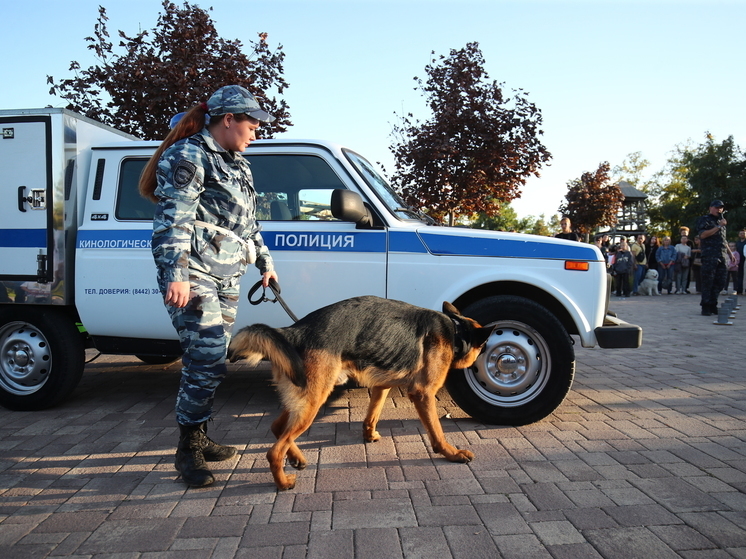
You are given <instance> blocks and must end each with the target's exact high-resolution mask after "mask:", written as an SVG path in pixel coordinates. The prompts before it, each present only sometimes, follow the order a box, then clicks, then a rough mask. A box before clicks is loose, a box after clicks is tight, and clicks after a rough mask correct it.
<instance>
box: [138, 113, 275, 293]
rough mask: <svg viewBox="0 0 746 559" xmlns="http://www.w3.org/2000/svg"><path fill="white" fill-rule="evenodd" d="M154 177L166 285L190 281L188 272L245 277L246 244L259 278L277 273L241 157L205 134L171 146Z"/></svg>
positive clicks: (157, 243)
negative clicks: (250, 246) (253, 254)
mask: <svg viewBox="0 0 746 559" xmlns="http://www.w3.org/2000/svg"><path fill="white" fill-rule="evenodd" d="M156 175H157V180H158V187H157V188H156V191H155V195H156V196H157V197H158V198H159V203H158V204H157V206H156V210H155V217H154V220H153V239H152V250H153V257H154V258H155V263H156V266H157V267H158V271H159V274H160V275H161V278H162V279H163V280H165V281H167V282H171V281H188V280H189V272H190V270H193V271H197V272H201V273H205V274H209V275H212V276H215V277H218V278H231V277H238V276H241V275H242V274H243V273H244V272H245V271H246V265H247V263H248V256H247V252H248V251H247V243H253V245H254V247H255V249H256V250H255V252H256V267H257V268H259V271H260V272H261V273H265V272H271V271H272V270H273V269H274V265H273V263H272V257H271V256H270V254H269V249H267V247H266V246H265V245H264V241H263V240H262V236H261V233H260V231H261V226H260V225H259V224H258V223H257V221H256V217H255V209H256V192H255V191H254V179H253V177H252V175H251V168H250V167H249V163H248V161H246V160H245V159H244V158H243V157H242V156H241V154H239V153H234V152H231V151H226V150H224V149H223V148H222V147H220V145H218V144H217V142H215V140H214V139H213V137H212V136H211V135H210V133H209V132H208V130H207V129H206V128H205V129H203V130H202V131H201V132H199V133H197V134H195V135H194V136H191V137H189V138H184V139H182V140H179V141H178V142H176V143H174V144H173V145H172V146H170V147H169V148H168V149H167V150H166V151H165V152H164V153H163V155H162V156H161V158H160V160H159V162H158V170H157V172H156ZM195 222H203V223H204V224H209V225H214V226H218V227H220V228H223V229H227V230H229V231H231V232H232V234H230V235H229V234H226V232H225V231H223V232H221V231H219V230H216V229H214V228H213V227H210V226H209V225H207V226H203V225H199V224H196V223H195ZM239 238H240V239H239Z"/></svg>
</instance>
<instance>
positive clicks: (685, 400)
mask: <svg viewBox="0 0 746 559" xmlns="http://www.w3.org/2000/svg"><path fill="white" fill-rule="evenodd" d="M612 309H614V310H616V311H617V312H618V313H619V315H620V316H622V317H623V318H625V319H627V320H629V321H631V322H636V323H638V324H640V325H641V326H643V328H644V331H645V334H644V346H643V347H642V348H641V349H639V350H599V349H592V350H588V349H581V348H578V349H577V353H578V372H577V377H576V381H575V384H574V387H573V390H572V392H571V394H570V395H569V397H568V398H567V400H566V401H565V403H564V404H563V405H562V406H561V407H560V408H559V409H558V410H557V412H556V413H555V414H553V415H552V416H551V417H549V418H547V419H545V420H544V421H542V422H539V423H537V424H534V425H529V426H525V427H520V428H507V427H494V426H485V425H481V424H478V423H476V422H474V421H473V420H471V419H469V418H467V417H465V416H464V414H463V412H461V411H460V410H459V409H458V408H455V407H454V405H453V403H452V402H450V401H449V400H448V397H447V394H443V398H442V400H441V402H440V404H441V408H442V409H441V415H444V414H445V413H446V412H448V413H450V416H451V417H450V418H446V419H444V420H443V423H444V428H445V430H446V434H447V437H448V438H449V440H450V441H451V442H453V443H455V444H457V445H461V446H466V447H468V448H470V449H471V450H473V451H474V452H475V453H476V459H475V460H474V461H473V462H472V463H471V464H468V465H462V464H451V463H449V462H447V461H445V460H444V459H443V458H442V457H440V456H438V455H433V454H432V452H431V451H430V448H429V445H428V444H427V441H426V438H425V437H424V436H423V430H422V427H421V425H420V423H419V421H418V420H417V418H416V413H415V411H414V409H413V407H412V406H411V404H410V403H409V402H408V401H407V399H406V398H405V397H404V396H403V395H401V394H396V395H394V397H393V398H391V399H390V401H389V402H388V404H387V407H386V409H385V411H384V413H383V417H382V421H381V424H380V427H379V430H380V432H381V434H382V435H383V440H381V441H380V442H378V443H374V444H364V443H362V440H361V423H360V422H361V419H362V417H363V414H364V411H365V406H366V403H367V393H366V391H365V390H363V389H347V390H343V391H341V392H340V393H339V394H336V395H335V398H334V399H333V400H331V401H330V402H329V403H328V405H327V406H326V407H325V408H324V409H323V410H322V413H321V415H320V417H319V418H318V420H317V422H316V423H315V424H314V426H313V427H312V428H311V430H310V431H309V432H308V434H306V435H305V436H304V437H302V439H300V440H299V441H300V446H301V447H302V448H303V450H304V452H305V453H306V456H307V457H308V459H309V467H308V468H307V469H306V470H304V471H302V472H300V474H299V476H298V486H297V487H296V489H295V490H293V491H290V492H285V493H277V492H276V491H275V488H274V485H273V483H272V478H271V475H270V473H269V471H268V467H267V463H266V460H265V457H264V453H265V452H266V450H267V448H268V446H269V445H270V443H271V442H272V436H271V434H270V433H269V425H270V423H271V421H272V419H273V418H274V417H275V416H276V414H277V411H278V406H277V400H276V398H275V394H274V392H273V389H272V387H271V384H270V381H269V375H268V372H267V371H265V370H260V371H247V370H245V367H242V366H240V365H236V366H232V368H233V370H232V374H231V375H230V377H229V379H228V380H227V381H226V382H225V383H224V384H223V386H222V387H221V389H220V390H219V397H218V402H217V417H216V420H215V422H214V423H213V424H212V425H211V427H210V433H211V435H214V438H215V439H217V440H219V441H221V442H227V443H230V444H234V445H236V446H237V447H239V449H240V450H241V452H240V453H239V456H238V457H237V458H236V459H234V460H233V461H230V462H227V463H220V464H214V466H215V468H214V470H215V474H216V477H217V482H216V483H215V485H214V486H212V487H210V488H205V489H197V490H195V489H187V488H186V487H185V486H184V485H183V484H182V483H181V482H179V481H176V480H175V476H174V470H173V465H172V459H173V453H174V446H175V442H176V439H177V429H176V426H175V423H174V418H173V411H172V407H173V399H174V394H175V391H176V384H177V380H178V377H177V371H178V366H177V365H171V366H165V367H164V366H160V367H156V366H148V365H144V364H138V363H139V362H138V361H136V360H135V359H134V358H130V357H103V356H102V357H100V358H98V359H97V360H95V361H93V362H92V363H90V364H89V365H88V366H87V369H86V374H85V375H84V377H83V381H82V383H81V385H80V387H79V389H78V390H77V391H76V392H75V394H74V396H73V397H72V398H71V399H70V400H69V401H68V402H66V403H65V404H64V405H62V406H61V407H58V408H56V409H53V410H47V411H43V412H35V413H25V412H23V413H22V412H9V411H6V410H3V409H0V449H1V450H2V454H0V556H2V557H3V558H4V559H11V558H15V557H23V558H42V557H57V556H61V557H78V558H83V557H97V558H104V557H107V558H122V559H129V558H156V557H157V558H161V557H164V558H168V557H178V558H179V559H189V558H192V557H194V558H200V559H201V558H205V557H215V558H223V557H225V558H233V557H235V558H252V559H262V558H273V559H280V558H283V559H300V558H306V557H307V558H320V559H321V558H323V559H336V558H340V559H349V558H351V557H358V558H360V559H363V558H375V559H380V558H387V559H388V558H407V559H414V558H428V559H429V558H432V557H438V558H442V559H448V558H454V559H461V558H464V559H478V558H482V557H484V558H488V557H489V558H500V557H502V558H506V559H508V558H527V557H530V558H532V559H533V558H543V557H547V558H549V557H553V558H555V559H563V558H572V559H584V558H594V557H595V558H598V557H603V558H606V559H616V558H624V559H636V558H641V559H642V558H644V559H650V558H656V559H657V558H668V557H685V558H691V559H700V558H713V559H715V558H726V557H740V558H746V529H745V528H744V527H745V526H746V373H744V364H743V360H744V357H746V352H745V351H744V349H743V347H744V332H746V327H745V326H744V325H745V324H746V308H745V309H742V310H741V311H740V312H741V313H742V316H738V315H737V316H736V318H735V319H734V320H733V322H734V324H733V325H732V326H719V325H713V324H712V322H713V318H711V317H702V316H700V315H699V312H698V311H699V307H698V306H697V298H696V296H694V295H692V296H681V295H672V296H668V295H664V296H661V297H634V298H631V299H625V300H618V299H616V298H614V299H613V301H612ZM392 393H393V391H392ZM350 421H351V422H352V423H349V422H350Z"/></svg>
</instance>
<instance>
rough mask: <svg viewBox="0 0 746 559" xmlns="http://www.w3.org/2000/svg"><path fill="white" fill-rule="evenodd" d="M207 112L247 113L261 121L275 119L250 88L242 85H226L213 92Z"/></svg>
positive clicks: (211, 114)
mask: <svg viewBox="0 0 746 559" xmlns="http://www.w3.org/2000/svg"><path fill="white" fill-rule="evenodd" d="M207 112H208V113H210V116H220V115H224V114H228V113H233V114H247V115H249V116H252V117H254V118H255V119H257V120H259V121H261V122H272V121H273V120H275V117H273V116H272V115H271V114H269V113H268V112H266V111H263V110H262V108H261V107H260V106H259V103H258V102H257V100H256V98H255V97H254V96H253V95H252V94H251V93H249V90H248V89H246V88H244V87H241V86H240V85H226V86H225V87H221V88H220V89H218V90H217V91H216V92H215V93H213V94H212V97H210V98H209V99H208V100H207Z"/></svg>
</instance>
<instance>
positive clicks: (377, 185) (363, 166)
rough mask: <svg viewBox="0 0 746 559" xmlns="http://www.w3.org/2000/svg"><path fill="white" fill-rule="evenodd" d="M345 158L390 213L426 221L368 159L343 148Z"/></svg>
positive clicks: (403, 217)
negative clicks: (408, 204)
mask: <svg viewBox="0 0 746 559" xmlns="http://www.w3.org/2000/svg"><path fill="white" fill-rule="evenodd" d="M345 155H346V156H347V159H348V160H349V161H350V163H352V165H353V166H354V167H355V169H357V172H358V173H360V176H362V177H363V180H365V182H366V184H367V185H368V186H369V187H370V188H371V189H372V190H373V191H374V192H375V193H376V195H377V196H378V198H380V200H381V201H382V202H383V203H384V204H386V206H387V207H388V208H389V210H391V212H392V213H394V214H396V215H397V216H398V217H399V218H401V219H417V220H420V221H427V219H426V218H425V216H424V215H423V214H422V212H420V211H418V210H416V209H415V208H411V207H409V206H407V204H406V203H405V202H404V200H402V198H401V196H399V193H398V192H396V190H394V189H393V188H392V187H391V185H390V184H389V183H388V181H386V179H385V178H383V177H382V176H381V175H380V174H379V173H378V171H376V170H375V169H374V168H373V165H371V164H370V162H369V161H367V160H366V159H364V158H363V157H361V156H359V155H358V154H357V153H355V152H354V151H348V150H345Z"/></svg>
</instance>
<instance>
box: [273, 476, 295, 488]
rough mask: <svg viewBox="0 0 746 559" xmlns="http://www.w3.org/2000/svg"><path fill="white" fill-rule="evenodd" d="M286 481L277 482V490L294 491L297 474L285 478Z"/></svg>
mask: <svg viewBox="0 0 746 559" xmlns="http://www.w3.org/2000/svg"><path fill="white" fill-rule="evenodd" d="M283 477H284V478H285V479H283V480H282V481H278V480H275V484H276V485H277V489H278V490H280V491H287V490H288V489H293V488H294V487H295V474H290V475H289V476H283Z"/></svg>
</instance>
